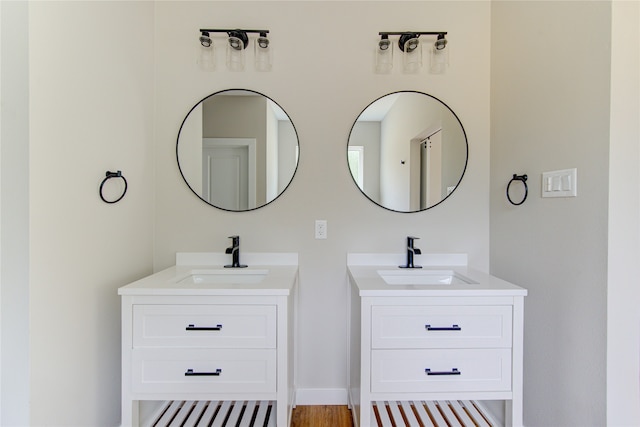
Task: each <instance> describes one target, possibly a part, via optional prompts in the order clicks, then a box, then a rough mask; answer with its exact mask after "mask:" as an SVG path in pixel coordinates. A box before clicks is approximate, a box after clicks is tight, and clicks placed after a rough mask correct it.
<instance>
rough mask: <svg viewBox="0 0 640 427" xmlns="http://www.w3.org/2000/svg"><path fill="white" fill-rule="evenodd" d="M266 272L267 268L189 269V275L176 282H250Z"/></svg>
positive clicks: (187, 283) (262, 278)
mask: <svg viewBox="0 0 640 427" xmlns="http://www.w3.org/2000/svg"><path fill="white" fill-rule="evenodd" d="M267 274H269V270H252V269H239V268H219V269H211V270H191V272H190V273H189V275H188V276H187V277H185V278H184V279H181V280H179V281H178V283H179V284H183V285H206V284H231V285H232V284H252V283H260V282H262V281H263V280H264V278H265V277H267Z"/></svg>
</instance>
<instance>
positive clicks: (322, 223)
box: [316, 219, 327, 239]
mask: <svg viewBox="0 0 640 427" xmlns="http://www.w3.org/2000/svg"><path fill="white" fill-rule="evenodd" d="M326 238H327V220H325V219H316V239H326Z"/></svg>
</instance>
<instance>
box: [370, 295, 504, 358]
mask: <svg viewBox="0 0 640 427" xmlns="http://www.w3.org/2000/svg"><path fill="white" fill-rule="evenodd" d="M511 318H512V307H511V306H482V305H478V306H472V305H471V306H373V307H371V346H372V348H478V347H479V348H507V347H510V346H511V328H512V321H511Z"/></svg>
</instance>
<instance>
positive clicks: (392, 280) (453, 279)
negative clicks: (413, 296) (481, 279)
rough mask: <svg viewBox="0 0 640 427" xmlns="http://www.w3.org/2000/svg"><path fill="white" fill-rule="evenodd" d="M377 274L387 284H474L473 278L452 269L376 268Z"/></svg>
mask: <svg viewBox="0 0 640 427" xmlns="http://www.w3.org/2000/svg"><path fill="white" fill-rule="evenodd" d="M377 273H378V275H379V276H380V278H381V279H382V280H384V281H385V283H386V284H387V285H464V284H475V283H476V282H474V281H473V280H471V279H469V278H467V277H464V276H462V275H461V274H459V273H457V272H455V271H453V270H428V269H415V270H408V269H405V270H401V269H398V270H378V271H377Z"/></svg>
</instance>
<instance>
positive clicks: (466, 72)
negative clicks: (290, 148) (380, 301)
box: [154, 1, 490, 403]
mask: <svg viewBox="0 0 640 427" xmlns="http://www.w3.org/2000/svg"><path fill="white" fill-rule="evenodd" d="M364 13H366V17H367V19H363V14H364ZM489 19H490V4H489V3H488V2H476V1H470V2H444V1H443V2H437V1H435V2H432V1H425V2H406V3H404V2H377V1H371V2H366V1H365V2H363V1H354V2H322V1H317V2H286V1H283V2H262V1H261V2H231V1H230V2H218V1H213V2H169V1H163V2H158V3H156V5H155V34H154V37H155V40H156V45H155V47H156V69H155V75H156V81H155V94H156V114H157V115H156V120H155V123H156V126H155V134H156V145H155V156H156V160H155V162H156V168H157V170H158V171H161V173H158V174H157V176H156V187H155V194H156V203H155V209H154V211H155V216H156V219H155V224H156V227H155V257H154V260H155V269H156V270H159V269H162V268H164V267H168V266H170V265H172V264H173V263H174V256H175V252H178V251H220V250H222V249H224V248H225V247H226V246H227V244H228V239H227V236H229V235H231V234H239V235H240V236H241V248H242V250H243V251H251V252H259V251H295V252H299V254H300V325H299V327H300V337H299V346H300V347H299V357H300V366H299V378H298V384H299V386H300V387H301V388H303V389H305V391H304V392H303V393H302V394H301V395H300V396H301V399H302V401H303V402H304V401H306V402H307V403H323V402H331V401H337V402H341V403H344V396H345V395H344V392H345V390H344V389H345V387H346V341H347V336H346V332H345V324H346V301H345V298H346V291H347V281H346V253H347V252H350V251H352V252H366V251H371V252H388V251H392V252H396V251H397V252H400V251H402V250H403V248H404V245H405V238H406V236H407V235H415V236H419V237H421V238H422V240H420V243H419V245H418V247H420V248H421V249H422V251H423V253H425V252H430V251H444V252H467V253H469V257H470V262H471V264H472V265H473V266H474V267H478V268H480V269H483V270H488V266H489V258H488V249H489V235H488V224H489V216H488V214H489V201H488V198H487V197H486V195H487V194H488V189H489V187H488V183H489V182H488V179H489V40H490V39H489V30H490V28H489ZM205 27H232V28H233V27H241V28H262V27H266V28H267V29H269V30H270V33H269V38H270V39H271V41H272V46H273V48H274V65H273V71H272V72H270V73H258V72H255V71H253V70H252V69H251V67H250V66H249V67H247V70H246V71H244V72H240V73H233V72H229V71H227V70H226V69H225V67H224V62H223V61H222V58H223V57H222V56H221V57H220V59H221V61H222V62H221V63H219V65H220V66H219V67H218V71H216V72H214V73H207V72H203V71H200V70H199V69H198V68H197V66H196V63H195V59H196V57H195V46H196V45H197V43H198V41H197V39H198V36H199V33H198V29H199V28H205ZM407 28H414V29H416V30H425V31H429V30H435V31H439V30H444V31H448V32H449V36H448V37H449V40H450V46H451V47H452V50H451V68H450V69H449V71H448V72H447V73H446V74H444V75H430V74H428V73H427V72H426V70H424V71H423V72H422V73H420V74H417V75H404V74H402V73H401V71H400V69H399V68H400V67H399V64H400V63H399V62H398V63H397V65H398V70H396V71H395V72H394V73H392V74H390V75H377V74H374V73H373V52H374V46H375V44H376V42H377V41H378V40H379V36H378V32H379V31H395V30H397V31H403V30H406V29H407ZM215 42H217V43H218V47H222V46H223V45H224V42H225V41H224V37H223V38H216V39H215ZM220 50H221V51H222V52H221V53H223V52H224V50H223V49H220ZM248 59H250V58H248ZM397 59H398V60H399V59H400V56H399V55H397ZM248 64H250V62H249V61H248ZM229 88H247V89H252V90H256V91H259V92H261V93H264V94H265V95H267V96H269V97H271V98H272V99H273V100H275V101H276V102H277V103H278V104H280V105H281V106H282V107H283V108H284V109H285V110H286V111H287V113H288V114H289V115H290V116H291V119H292V121H293V123H294V125H295V127H296V130H297V132H298V135H299V137H300V165H299V167H298V171H297V174H296V176H295V178H294V180H293V182H292V183H291V185H290V186H289V188H288V189H287V191H286V192H285V193H284V194H283V195H282V196H281V197H280V198H278V199H277V200H276V201H275V202H274V203H271V204H270V205H268V206H266V207H264V208H262V209H259V210H256V211H252V212H244V213H229V212H225V211H221V210H218V209H215V208H212V207H211V206H208V205H206V204H204V203H202V201H200V200H199V199H198V198H196V197H195V196H194V195H193V194H192V193H191V191H190V190H189V189H188V188H187V187H186V186H185V184H184V182H183V181H182V178H181V177H180V175H179V173H178V168H177V166H176V161H175V143H176V135H177V132H178V128H179V126H180V123H181V122H182V120H183V118H184V116H185V115H186V114H187V112H188V111H189V109H190V108H191V106H192V105H194V104H195V102H197V101H198V100H200V99H202V98H203V97H204V96H205V95H207V94H210V93H213V92H216V91H218V90H222V89H229ZM405 89H410V90H420V91H424V92H426V93H429V94H432V95H434V96H436V97H438V98H439V99H442V100H443V101H444V102H446V103H447V104H448V105H449V106H450V107H451V108H452V109H453V110H454V111H455V112H456V113H457V114H458V116H459V117H460V120H461V121H462V123H463V125H464V126H465V129H466V130H467V134H468V137H469V145H470V159H471V160H470V164H469V167H468V169H467V173H466V176H465V178H464V180H463V181H462V184H461V185H460V187H459V188H458V190H457V191H456V192H455V193H454V194H453V195H452V196H451V197H450V198H449V199H448V200H447V202H446V203H444V204H442V205H440V206H437V207H436V208H434V209H431V210H428V211H425V212H422V213H416V214H399V213H393V212H390V211H387V210H385V209H382V208H380V207H378V206H376V205H375V204H373V203H371V202H370V201H369V200H368V199H367V198H366V197H364V196H363V195H362V194H361V193H360V191H359V190H358V188H357V186H356V185H355V184H354V183H353V180H352V179H351V177H350V175H349V170H348V167H347V160H346V144H347V139H348V136H349V131H350V129H351V126H352V124H353V121H354V120H355V119H356V118H357V116H358V115H359V114H360V112H361V111H362V109H363V108H364V107H365V106H367V105H368V104H369V103H370V102H372V101H373V100H375V99H377V98H378V97H380V96H382V95H384V94H386V93H390V92H394V91H398V90H405ZM469 206H472V207H473V209H468V207H469ZM316 219H326V220H327V221H328V239H327V240H314V237H313V236H314V233H313V227H314V221H315V220H316Z"/></svg>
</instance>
